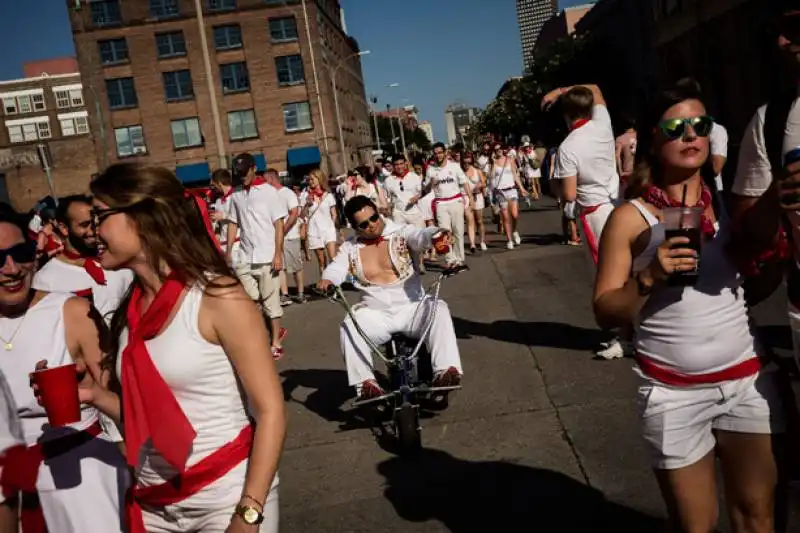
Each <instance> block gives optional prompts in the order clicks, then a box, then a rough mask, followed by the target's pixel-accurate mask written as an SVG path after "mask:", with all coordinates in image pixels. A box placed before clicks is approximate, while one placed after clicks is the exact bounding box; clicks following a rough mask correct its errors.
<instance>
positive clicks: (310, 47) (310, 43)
mask: <svg viewBox="0 0 800 533" xmlns="http://www.w3.org/2000/svg"><path fill="white" fill-rule="evenodd" d="M284 5H285V4H284ZM317 9H319V8H317ZM303 20H304V21H305V26H306V39H307V40H308V54H309V56H310V58H311V72H312V73H313V75H314V90H315V91H316V93H317V107H318V108H319V122H320V125H321V126H322V146H323V147H324V148H325V161H326V163H327V165H328V172H329V173H333V169H332V168H331V167H332V165H331V152H330V150H329V149H328V127H327V125H326V124H325V111H324V108H323V105H322V94H321V93H320V91H319V76H318V75H317V62H316V59H315V54H314V42H313V41H312V40H311V28H310V27H309V25H308V10H307V9H306V0H303ZM335 94H336V92H335V91H334V95H335ZM334 98H335V96H334Z"/></svg>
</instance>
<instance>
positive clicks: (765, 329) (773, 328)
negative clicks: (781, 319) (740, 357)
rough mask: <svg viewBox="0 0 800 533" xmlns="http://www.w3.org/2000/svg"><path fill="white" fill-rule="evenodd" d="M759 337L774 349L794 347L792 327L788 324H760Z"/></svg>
mask: <svg viewBox="0 0 800 533" xmlns="http://www.w3.org/2000/svg"><path fill="white" fill-rule="evenodd" d="M757 331H758V333H757V336H758V339H759V340H760V341H761V342H763V343H764V344H766V345H767V347H768V348H770V349H772V350H776V349H777V350H791V349H792V329H791V328H790V327H789V326H788V325H769V326H758V328H757Z"/></svg>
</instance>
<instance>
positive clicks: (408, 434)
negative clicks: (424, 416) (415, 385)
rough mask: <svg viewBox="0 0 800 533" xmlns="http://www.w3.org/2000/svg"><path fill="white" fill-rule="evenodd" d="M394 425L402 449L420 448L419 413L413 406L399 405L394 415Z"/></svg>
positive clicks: (405, 450)
mask: <svg viewBox="0 0 800 533" xmlns="http://www.w3.org/2000/svg"><path fill="white" fill-rule="evenodd" d="M394 427H395V433H396V435H397V440H398V442H399V444H400V449H401V450H402V451H404V452H413V451H416V450H419V449H420V448H422V432H421V429H422V428H420V426H419V413H418V412H417V408H416V407H415V406H413V405H404V406H402V407H400V408H399V409H398V410H397V412H395V415H394Z"/></svg>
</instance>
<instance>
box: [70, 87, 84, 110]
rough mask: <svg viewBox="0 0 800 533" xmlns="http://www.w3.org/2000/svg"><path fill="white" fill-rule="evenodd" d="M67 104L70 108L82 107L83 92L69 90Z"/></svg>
mask: <svg viewBox="0 0 800 533" xmlns="http://www.w3.org/2000/svg"><path fill="white" fill-rule="evenodd" d="M69 103H70V105H71V106H72V107H81V106H82V105H83V90H81V89H71V90H70V91H69Z"/></svg>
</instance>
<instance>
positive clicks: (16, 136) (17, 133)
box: [7, 126, 25, 143]
mask: <svg viewBox="0 0 800 533" xmlns="http://www.w3.org/2000/svg"><path fill="white" fill-rule="evenodd" d="M7 128H8V141H9V142H10V143H21V142H25V138H24V137H23V136H22V126H7Z"/></svg>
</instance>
